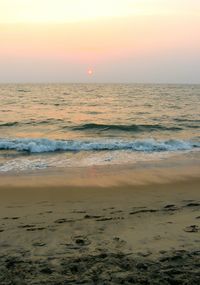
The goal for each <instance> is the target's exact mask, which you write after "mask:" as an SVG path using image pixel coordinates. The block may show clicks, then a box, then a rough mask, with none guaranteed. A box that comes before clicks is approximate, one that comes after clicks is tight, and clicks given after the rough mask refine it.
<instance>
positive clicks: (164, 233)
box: [0, 160, 200, 285]
mask: <svg viewBox="0 0 200 285" xmlns="http://www.w3.org/2000/svg"><path fill="white" fill-rule="evenodd" d="M166 165H167V163H166V161H165V162H162V163H161V162H155V163H154V166H152V165H151V167H147V168H142V167H141V168H134V167H131V166H130V165H127V166H125V165H123V166H119V165H117V166H111V167H109V166H106V167H105V166H103V167H88V168H76V169H62V170H59V171H58V170H56V169H52V170H48V171H45V170H43V171H35V172H33V171H32V172H28V173H17V174H16V173H13V174H11V173H9V174H1V179H0V181H1V182H0V184H1V185H0V195H1V201H0V204H1V205H0V218H1V225H0V252H1V253H0V284H1V285H7V284H20V285H21V284H38V285H39V284H194V285H196V284H198V283H199V281H200V274H199V262H200V251H199V242H200V199H199V185H200V179H199V169H200V167H199V164H198V163H197V162H196V163H193V166H191V165H189V166H188V160H187V163H185V165H184V163H183V161H182V162H181V163H180V165H179V166H177V161H176V163H175V161H174V162H173V161H171V164H170V167H166Z"/></svg>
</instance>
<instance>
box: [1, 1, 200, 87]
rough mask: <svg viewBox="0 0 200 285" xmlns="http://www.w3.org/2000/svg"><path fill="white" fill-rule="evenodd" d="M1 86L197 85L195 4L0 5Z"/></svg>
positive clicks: (199, 42) (199, 6)
mask: <svg viewBox="0 0 200 285" xmlns="http://www.w3.org/2000/svg"><path fill="white" fill-rule="evenodd" d="M0 82H141V83H143V82H147V83H148V82H153V83H154V82H155V83H200V1H199V0H0Z"/></svg>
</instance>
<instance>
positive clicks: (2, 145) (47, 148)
mask: <svg viewBox="0 0 200 285" xmlns="http://www.w3.org/2000/svg"><path fill="white" fill-rule="evenodd" d="M194 148H200V142H195V141H186V140H172V139H170V140H155V139H143V140H128V141H124V140H122V139H101V140H92V139H91V140H50V139H0V150H16V151H19V152H29V153H46V152H57V151H103V150H110V151H113V150H130V151H137V152H163V151H184V150H192V149H194Z"/></svg>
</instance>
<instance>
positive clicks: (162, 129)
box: [0, 84, 200, 172]
mask: <svg viewBox="0 0 200 285" xmlns="http://www.w3.org/2000/svg"><path fill="white" fill-rule="evenodd" d="M199 131H200V85H152V84H151V85H147V84H146V85H142V84H32V85H31V84H21V85H19V84H18V85H15V84H10V85H9V84H2V85H0V172H8V171H26V170H32V169H44V168H49V167H74V166H78V167H81V166H91V165H106V164H127V163H131V164H134V163H138V162H141V161H143V162H145V161H154V160H158V159H166V158H168V157H170V156H174V155H177V154H183V155H184V154H185V153H188V152H191V153H194V155H195V153H197V152H199V151H200V132H199Z"/></svg>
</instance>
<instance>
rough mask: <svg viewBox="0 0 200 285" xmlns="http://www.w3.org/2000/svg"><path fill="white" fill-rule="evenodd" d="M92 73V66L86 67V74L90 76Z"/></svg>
mask: <svg viewBox="0 0 200 285" xmlns="http://www.w3.org/2000/svg"><path fill="white" fill-rule="evenodd" d="M93 73H94V71H93V69H92V68H88V70H87V74H88V75H89V76H91V75H93Z"/></svg>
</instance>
